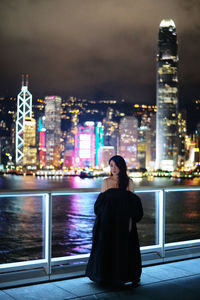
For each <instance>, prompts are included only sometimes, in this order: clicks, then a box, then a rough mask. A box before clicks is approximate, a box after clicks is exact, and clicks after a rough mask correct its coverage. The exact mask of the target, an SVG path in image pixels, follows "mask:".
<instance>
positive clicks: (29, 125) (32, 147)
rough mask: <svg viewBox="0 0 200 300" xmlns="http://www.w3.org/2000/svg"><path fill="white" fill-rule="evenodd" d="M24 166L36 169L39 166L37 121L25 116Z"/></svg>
mask: <svg viewBox="0 0 200 300" xmlns="http://www.w3.org/2000/svg"><path fill="white" fill-rule="evenodd" d="M23 152H24V157H23V166H25V167H26V168H30V169H34V168H36V167H37V149H36V121H35V119H33V118H29V117H26V118H25V129H24V151H23Z"/></svg>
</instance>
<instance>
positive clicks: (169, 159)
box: [156, 20, 178, 170]
mask: <svg viewBox="0 0 200 300" xmlns="http://www.w3.org/2000/svg"><path fill="white" fill-rule="evenodd" d="M177 70H178V45H177V36H176V26H175V24H174V21H173V20H162V22H161V23H160V29H159V40H158V52H157V119H156V168H157V169H159V168H161V169H167V170H173V169H174V168H175V167H176V164H177V159H178V137H177V115H178V75H177Z"/></svg>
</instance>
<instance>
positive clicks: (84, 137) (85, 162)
mask: <svg viewBox="0 0 200 300" xmlns="http://www.w3.org/2000/svg"><path fill="white" fill-rule="evenodd" d="M72 161H73V166H74V167H76V168H86V167H94V166H95V125H94V122H85V123H84V126H78V128H77V131H76V134H75V149H74V153H73V158H72Z"/></svg>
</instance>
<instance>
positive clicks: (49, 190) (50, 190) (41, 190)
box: [0, 185, 200, 195]
mask: <svg viewBox="0 0 200 300" xmlns="http://www.w3.org/2000/svg"><path fill="white" fill-rule="evenodd" d="M185 189H188V190H199V189H200V185H181V186H174V185H173V186H146V185H145V186H140V187H135V188H134V192H139V191H141V190H152V191H155V190H164V191H173V190H180V191H181V190H185ZM100 191H101V189H100V188H68V187H67V188H45V189H44V188H37V189H9V190H1V191H0V195H7V194H21V193H23V194H31V193H34V194H49V193H51V194H55V193H66V192H67V193H77V192H78V193H80V192H81V193H97V192H100Z"/></svg>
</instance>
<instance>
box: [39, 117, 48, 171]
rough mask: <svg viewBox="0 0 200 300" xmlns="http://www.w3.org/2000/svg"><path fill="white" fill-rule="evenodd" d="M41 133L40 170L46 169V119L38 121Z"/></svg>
mask: <svg viewBox="0 0 200 300" xmlns="http://www.w3.org/2000/svg"><path fill="white" fill-rule="evenodd" d="M38 133H39V165H40V169H42V168H44V167H46V128H45V117H41V118H39V121H38Z"/></svg>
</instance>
